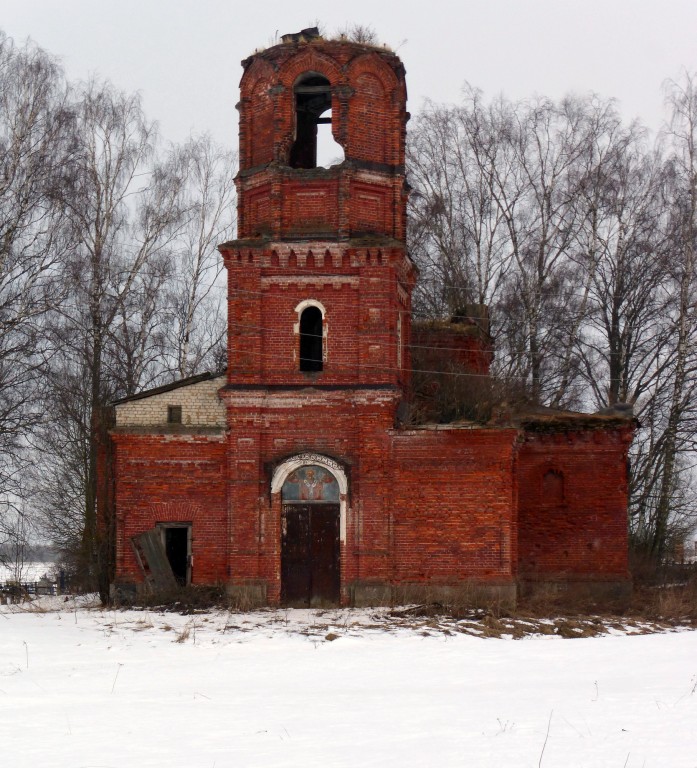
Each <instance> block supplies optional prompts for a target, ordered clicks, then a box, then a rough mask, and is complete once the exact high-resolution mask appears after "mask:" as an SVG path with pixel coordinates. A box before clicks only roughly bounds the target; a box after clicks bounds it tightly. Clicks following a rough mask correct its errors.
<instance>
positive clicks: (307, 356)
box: [300, 305, 324, 371]
mask: <svg viewBox="0 0 697 768" xmlns="http://www.w3.org/2000/svg"><path fill="white" fill-rule="evenodd" d="M322 325H323V324H322V310H321V309H320V308H319V307H315V306H314V305H313V306H309V307H305V309H303V311H302V313H301V314H300V370H301V371H321V370H322V365H323V354H322V352H323V341H324V339H323V330H324V329H323V327H322Z"/></svg>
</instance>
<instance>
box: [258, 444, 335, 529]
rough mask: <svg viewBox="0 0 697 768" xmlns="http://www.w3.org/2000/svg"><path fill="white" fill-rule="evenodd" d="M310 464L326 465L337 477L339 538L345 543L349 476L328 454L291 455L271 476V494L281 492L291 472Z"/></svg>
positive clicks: (325, 467)
mask: <svg viewBox="0 0 697 768" xmlns="http://www.w3.org/2000/svg"><path fill="white" fill-rule="evenodd" d="M309 464H316V465H318V466H320V467H324V469H326V470H327V471H328V472H330V473H331V474H332V475H333V476H334V477H335V478H336V482H337V483H338V485H339V539H340V540H341V542H342V543H345V542H346V511H347V509H346V498H347V494H348V478H347V477H346V473H345V472H344V470H343V468H342V467H341V465H340V464H339V463H338V462H336V461H334V459H330V458H329V457H328V456H323V455H322V454H321V453H300V454H298V455H297V456H291V457H290V458H289V459H286V460H285V461H284V462H282V463H281V464H279V465H278V466H277V467H276V469H275V470H274V473H273V477H272V478H271V495H274V494H276V493H280V492H281V490H282V489H283V483H285V481H286V479H287V478H288V476H289V475H290V474H292V473H293V472H295V471H297V470H298V469H300V468H301V467H306V466H308V465H309Z"/></svg>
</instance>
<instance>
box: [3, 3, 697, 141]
mask: <svg viewBox="0 0 697 768" xmlns="http://www.w3.org/2000/svg"><path fill="white" fill-rule="evenodd" d="M316 21H319V22H321V23H322V24H323V25H324V26H325V28H326V29H327V30H328V31H329V32H332V31H335V30H336V29H338V28H340V27H342V26H345V25H346V24H350V23H361V24H366V25H370V26H372V27H373V28H374V29H375V31H376V32H377V33H378V35H379V37H380V39H381V40H384V41H385V42H387V43H388V44H389V45H390V46H391V47H392V48H393V49H394V50H396V51H397V52H398V54H399V55H400V57H401V58H402V60H403V61H404V64H405V66H406V70H407V85H408V89H409V109H410V111H411V112H412V113H414V112H416V111H418V110H419V109H420V107H421V105H422V104H423V101H424V99H425V98H431V99H433V100H434V101H439V102H455V101H457V100H458V99H459V98H460V92H461V88H462V85H463V83H464V82H465V81H468V82H470V83H471V84H472V85H475V86H477V87H479V88H481V89H482V90H484V92H485V93H486V94H487V95H489V96H491V95H493V94H496V93H498V92H503V93H505V94H506V95H507V96H509V97H511V98H516V99H517V98H523V97H528V96H532V95H534V94H544V95H547V96H551V97H554V98H558V97H560V96H562V95H564V94H565V93H568V92H575V93H586V92H588V91H595V92H597V93H599V94H601V95H602V96H606V97H610V96H612V97H616V98H617V99H618V100H619V102H620V108H621V111H622V113H623V114H624V115H625V116H626V117H627V118H632V117H639V118H641V119H642V121H643V122H644V123H646V124H647V125H648V126H649V127H650V128H652V129H654V130H655V129H658V128H659V127H660V125H661V122H662V120H663V117H664V112H663V97H662V93H661V86H662V83H663V81H664V80H665V79H666V78H679V77H680V73H681V71H682V70H684V69H687V70H691V71H694V70H697V0H633V1H631V2H630V0H526V1H525V2H523V1H522V0H459V1H457V0H428V1H426V2H414V1H413V0H370V2H368V0H353V1H352V2H341V3H339V2H334V0H323V2H317V3H314V4H312V3H304V2H294V3H293V2H289V1H288V0H257V1H256V2H254V0H252V1H251V2H250V1H249V0H245V2H241V1H240V0H225V1H223V0H196V1H195V2H194V1H192V0H166V1H165V0H157V1H156V0H109V2H104V1H103V0H0V29H2V30H3V31H4V32H6V33H7V34H8V35H10V36H11V37H14V38H15V40H17V41H18V42H23V41H24V40H25V39H26V38H27V37H31V38H32V39H33V40H35V41H36V42H37V43H38V44H39V45H41V46H42V47H44V48H46V49H48V50H49V51H51V52H52V53H53V54H55V55H57V56H59V57H60V59H61V60H62V62H63V65H64V66H65V68H66V70H67V73H68V75H69V77H70V78H71V79H84V78H87V77H88V76H89V75H91V74H96V75H99V76H101V77H103V78H108V79H109V80H111V81H112V82H113V83H114V84H116V85H117V86H118V87H120V88H122V89H125V90H127V91H135V90H138V91H140V92H141V94H142V97H143V102H144V105H145V109H146V112H147V114H148V116H149V117H150V118H151V119H157V120H158V121H159V122H160V127H161V132H162V134H163V136H164V137H165V138H166V139H169V140H173V141H181V140H184V139H185V138H186V137H187V136H188V135H189V133H191V132H192V131H193V132H203V131H208V132H210V133H211V134H212V135H213V136H214V137H215V138H216V139H217V140H218V141H219V142H221V143H223V144H225V145H227V146H230V147H233V146H236V144H237V127H236V126H237V124H236V112H235V108H234V107H235V103H236V102H237V98H238V85H239V79H240V76H241V73H242V70H241V68H240V61H241V60H242V59H243V58H245V57H246V56H248V55H249V54H250V53H252V52H253V51H254V49H255V48H258V47H265V46H268V45H272V44H273V43H274V40H275V39H276V35H279V36H280V35H282V34H284V33H287V32H296V31H299V30H300V29H302V28H303V27H306V26H311V25H313V24H314V23H315V22H316Z"/></svg>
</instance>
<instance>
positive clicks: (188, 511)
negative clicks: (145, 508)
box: [149, 501, 203, 523]
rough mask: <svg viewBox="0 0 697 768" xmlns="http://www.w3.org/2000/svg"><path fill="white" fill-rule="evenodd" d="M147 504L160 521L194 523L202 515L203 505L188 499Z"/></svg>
mask: <svg viewBox="0 0 697 768" xmlns="http://www.w3.org/2000/svg"><path fill="white" fill-rule="evenodd" d="M149 506H150V509H151V510H152V511H153V513H154V516H155V517H156V519H157V521H158V522H162V523H178V522H189V521H191V522H192V523H195V522H196V521H198V520H200V519H201V518H202V516H203V507H201V506H200V505H199V504H194V503H193V502H190V501H162V502H151V503H150V505H149Z"/></svg>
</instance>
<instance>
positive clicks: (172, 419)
mask: <svg viewBox="0 0 697 768" xmlns="http://www.w3.org/2000/svg"><path fill="white" fill-rule="evenodd" d="M167 423H168V424H181V423H182V407H181V405H168V406H167Z"/></svg>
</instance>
